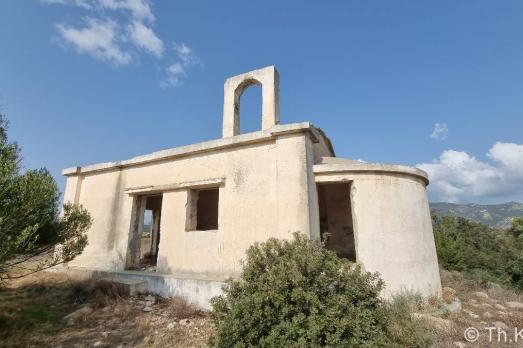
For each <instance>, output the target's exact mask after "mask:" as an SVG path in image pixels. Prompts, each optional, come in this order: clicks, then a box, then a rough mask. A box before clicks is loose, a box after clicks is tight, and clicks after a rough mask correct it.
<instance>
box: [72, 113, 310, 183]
mask: <svg viewBox="0 0 523 348" xmlns="http://www.w3.org/2000/svg"><path fill="white" fill-rule="evenodd" d="M296 133H307V134H308V135H309V136H310V137H311V139H312V141H313V142H318V137H319V136H320V135H319V132H318V131H317V130H316V129H315V128H314V126H313V125H312V124H311V123H310V122H301V123H292V124H286V125H276V126H274V127H272V128H270V129H267V130H263V131H259V132H252V133H245V134H241V135H237V136H233V137H228V138H222V139H217V140H210V141H205V142H202V143H196V144H193V145H186V146H180V147H175V148H172V149H167V150H161V151H156V152H153V153H151V154H148V155H143V156H137V157H133V158H131V159H128V160H123V161H117V162H105V163H97V164H91V165H87V166H83V167H71V168H67V169H64V170H62V175H64V176H73V175H78V174H83V173H90V172H99V171H107V170H115V169H121V168H125V167H131V166H136V165H143V164H146V163H151V162H158V161H162V160H166V159H174V158H177V157H183V156H188V155H193V154H198V153H202V152H210V151H216V150H222V149H227V148H234V147H240V146H244V145H249V144H255V143H261V142H266V141H271V140H274V139H276V137H278V136H280V135H286V134H296Z"/></svg>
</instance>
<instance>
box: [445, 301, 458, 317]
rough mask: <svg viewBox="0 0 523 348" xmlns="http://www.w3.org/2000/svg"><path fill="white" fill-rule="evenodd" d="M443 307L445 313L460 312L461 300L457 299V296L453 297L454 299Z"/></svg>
mask: <svg viewBox="0 0 523 348" xmlns="http://www.w3.org/2000/svg"><path fill="white" fill-rule="evenodd" d="M444 308H445V311H446V312H447V313H451V314H455V313H459V312H461V301H460V300H459V298H455V299H454V301H452V302H451V303H449V304H445V305H444Z"/></svg>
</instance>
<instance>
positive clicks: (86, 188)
mask: <svg viewBox="0 0 523 348" xmlns="http://www.w3.org/2000/svg"><path fill="white" fill-rule="evenodd" d="M308 137H309V135H308V134H307V133H293V134H283V135H280V136H277V137H274V139H272V140H267V141H264V142H262V143H256V144H245V145H241V146H238V147H232V148H227V149H220V150H216V151H208V152H205V153H203V152H202V153H196V154H193V155H188V156H186V157H180V158H176V159H167V160H164V161H161V162H153V163H146V164H143V165H136V166H131V167H125V168H120V169H112V170H108V171H99V172H93V173H92V174H87V175H85V176H84V178H83V181H82V185H81V190H80V192H79V197H75V195H74V194H73V193H72V192H71V191H72V190H75V189H76V185H75V184H74V183H75V181H76V180H77V179H76V178H77V176H74V175H73V176H69V177H68V184H67V189H66V193H65V197H67V198H68V200H71V201H74V200H76V201H78V202H79V203H81V204H83V205H84V206H85V207H86V208H87V209H88V210H89V211H90V212H91V214H92V216H93V217H94V223H93V226H92V227H91V229H90V230H89V233H88V237H89V245H88V247H87V248H86V249H85V251H84V252H83V254H82V255H81V256H79V257H78V258H77V259H75V260H74V261H72V262H71V264H72V265H76V266H83V267H93V268H100V269H107V270H122V269H124V264H125V256H126V252H127V243H128V238H129V232H130V225H131V219H132V217H131V215H132V214H131V212H132V207H133V205H132V202H133V197H132V196H131V195H129V194H127V193H125V192H124V190H125V189H126V188H136V187H143V186H150V185H153V186H159V185H170V184H176V183H183V182H192V181H198V180H207V179H209V178H217V177H223V178H225V181H224V184H222V185H221V186H220V203H219V228H218V230H213V231H189V232H187V231H186V230H185V227H186V224H185V222H186V221H185V220H186V202H187V188H184V189H179V190H174V191H168V192H165V193H164V194H163V202H162V220H161V229H160V230H161V236H160V245H159V254H158V272H160V273H174V272H198V273H208V274H234V273H237V272H238V271H239V269H240V268H239V266H240V264H239V261H240V260H241V259H242V258H243V256H244V252H245V250H246V249H247V248H248V247H249V246H250V245H252V244H253V243H254V242H255V241H263V240H266V239H267V238H269V237H277V238H290V237H291V236H292V232H294V231H301V232H304V233H306V234H309V233H310V231H309V229H310V225H311V222H310V215H309V199H308V190H307V186H308V185H309V182H308V180H310V177H309V176H308V171H307V169H308V168H307V165H308V164H307V161H306V159H307V151H306V148H307V145H306V144H307V139H308Z"/></svg>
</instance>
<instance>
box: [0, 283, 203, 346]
mask: <svg viewBox="0 0 523 348" xmlns="http://www.w3.org/2000/svg"><path fill="white" fill-rule="evenodd" d="M145 302H146V296H145V295H139V296H135V297H130V298H129V297H126V296H125V295H123V293H122V292H121V290H120V289H119V288H118V287H117V286H115V285H114V284H113V283H110V282H105V281H93V280H85V281H78V280H74V279H71V278H68V277H67V276H64V275H61V274H53V273H39V274H35V275H33V276H31V277H29V278H24V279H22V280H19V281H17V282H11V283H9V284H8V287H7V288H4V289H1V290H0V347H60V346H61V347H92V346H93V345H94V344H95V343H96V344H98V346H100V347H122V348H123V347H167V346H177V347H203V346H206V343H207V341H208V338H209V336H210V334H211V332H212V325H211V324H210V320H209V318H208V316H207V314H206V313H204V312H202V311H200V310H198V309H196V308H195V307H193V306H191V305H189V304H187V303H186V302H185V301H183V300H181V299H174V300H170V299H161V298H156V297H155V301H154V304H152V305H150V307H151V308H152V311H150V312H144V311H143V308H144V304H145ZM82 306H89V307H91V308H93V312H92V313H91V314H88V315H87V316H86V317H84V318H80V319H79V320H78V321H77V322H75V323H74V324H73V325H68V324H67V323H66V322H65V321H64V320H63V319H62V318H63V317H64V316H66V315H67V314H69V313H71V312H74V311H75V310H77V309H78V308H81V307H82ZM180 319H188V324H185V325H180V324H179V323H178V322H179V321H180Z"/></svg>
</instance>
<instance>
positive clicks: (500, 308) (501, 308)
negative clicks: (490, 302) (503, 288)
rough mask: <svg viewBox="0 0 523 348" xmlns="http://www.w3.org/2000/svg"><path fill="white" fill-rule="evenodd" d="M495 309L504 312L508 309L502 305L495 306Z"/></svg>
mask: <svg viewBox="0 0 523 348" xmlns="http://www.w3.org/2000/svg"><path fill="white" fill-rule="evenodd" d="M494 307H496V309H499V310H500V311H504V310H506V309H507V308H506V307H505V306H503V305H500V304H495V305H494Z"/></svg>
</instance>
